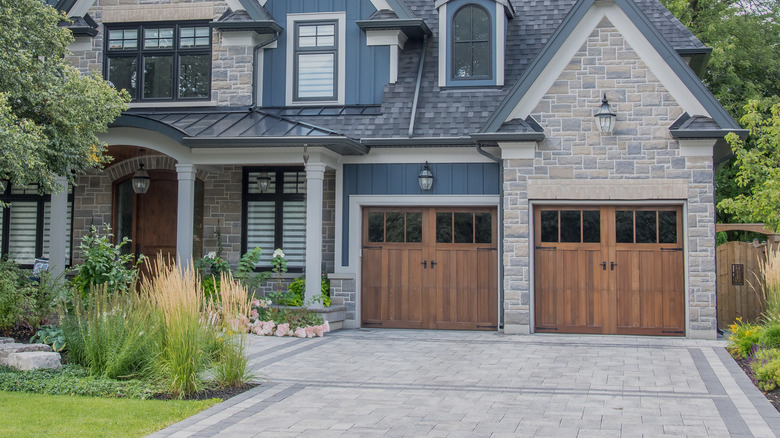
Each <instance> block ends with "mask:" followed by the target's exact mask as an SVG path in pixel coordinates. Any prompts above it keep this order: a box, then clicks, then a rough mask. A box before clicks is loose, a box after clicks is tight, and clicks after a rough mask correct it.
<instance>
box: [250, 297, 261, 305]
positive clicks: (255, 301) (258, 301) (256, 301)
mask: <svg viewBox="0 0 780 438" xmlns="http://www.w3.org/2000/svg"><path fill="white" fill-rule="evenodd" d="M259 305H260V300H258V299H257V298H252V307H258V306H259Z"/></svg>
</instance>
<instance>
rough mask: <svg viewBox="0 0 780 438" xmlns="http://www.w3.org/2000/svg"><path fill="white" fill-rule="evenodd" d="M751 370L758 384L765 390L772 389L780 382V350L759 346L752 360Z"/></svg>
mask: <svg viewBox="0 0 780 438" xmlns="http://www.w3.org/2000/svg"><path fill="white" fill-rule="evenodd" d="M750 370H751V371H752V372H753V377H755V380H756V386H758V388H759V389H761V390H763V391H772V390H774V389H775V388H777V385H778V383H780V350H778V349H776V348H757V349H756V351H755V354H754V355H753V358H752V359H751V360H750Z"/></svg>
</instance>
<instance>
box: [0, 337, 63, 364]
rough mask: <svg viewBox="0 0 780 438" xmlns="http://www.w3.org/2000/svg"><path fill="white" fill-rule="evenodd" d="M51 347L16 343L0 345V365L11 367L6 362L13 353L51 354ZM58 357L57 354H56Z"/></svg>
mask: <svg viewBox="0 0 780 438" xmlns="http://www.w3.org/2000/svg"><path fill="white" fill-rule="evenodd" d="M51 352H52V350H51V347H50V346H48V345H46V344H18V343H16V342H11V343H6V344H0V365H2V366H11V364H10V363H9V361H8V358H9V356H10V355H12V354H15V353H51ZM57 356H59V353H57Z"/></svg>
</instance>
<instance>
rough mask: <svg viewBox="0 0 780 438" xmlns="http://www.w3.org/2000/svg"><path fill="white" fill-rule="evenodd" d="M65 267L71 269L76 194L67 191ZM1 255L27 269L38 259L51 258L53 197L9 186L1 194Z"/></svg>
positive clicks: (28, 189)
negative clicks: (4, 205)
mask: <svg viewBox="0 0 780 438" xmlns="http://www.w3.org/2000/svg"><path fill="white" fill-rule="evenodd" d="M68 189H69V190H68V212H67V224H66V230H67V240H66V243H65V254H66V263H67V264H68V265H70V258H71V235H72V234H71V233H72V222H73V221H72V218H73V193H72V191H71V190H70V189H71V188H70V187H69V188H68ZM0 201H3V202H4V203H5V204H7V206H6V207H5V208H2V209H0V255H1V256H4V257H5V256H7V257H8V259H9V260H13V261H15V262H16V263H18V264H20V265H24V266H32V265H33V263H34V262H35V259H36V258H41V257H46V258H48V257H49V248H50V245H51V243H50V241H49V240H50V239H49V238H50V230H51V196H50V195H39V194H38V189H37V187H36V186H26V187H16V186H13V185H11V184H8V185H7V187H5V190H0Z"/></svg>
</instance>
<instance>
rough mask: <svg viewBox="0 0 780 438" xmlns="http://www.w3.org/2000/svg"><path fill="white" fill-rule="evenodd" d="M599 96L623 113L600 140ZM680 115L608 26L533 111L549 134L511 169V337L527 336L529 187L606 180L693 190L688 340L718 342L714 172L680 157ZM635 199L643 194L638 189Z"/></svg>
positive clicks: (507, 191)
mask: <svg viewBox="0 0 780 438" xmlns="http://www.w3.org/2000/svg"><path fill="white" fill-rule="evenodd" d="M602 91H606V92H607V97H608V99H609V102H610V104H611V105H612V107H613V110H614V112H616V113H617V114H618V119H617V123H616V129H615V131H614V133H613V135H601V134H600V133H599V132H598V130H597V128H596V127H595V124H594V121H595V119H594V117H593V114H594V113H595V112H596V111H597V109H598V108H599V104H600V100H601V92H602ZM682 113H683V110H682V109H681V108H680V106H679V105H678V104H677V102H675V101H674V99H673V98H672V96H671V95H670V94H669V92H668V91H667V90H666V88H665V87H664V86H663V85H662V84H661V82H660V81H659V80H658V78H656V77H655V76H654V75H653V73H652V72H651V71H650V69H649V68H648V67H647V65H645V63H644V62H643V61H642V60H641V59H640V58H639V57H638V56H637V54H636V53H635V52H634V50H633V49H632V48H631V47H630V46H629V45H628V44H627V43H626V42H625V41H624V39H623V37H622V35H621V34H620V33H619V32H618V31H617V29H615V28H614V27H613V25H612V24H611V23H610V22H609V21H607V20H606V19H605V20H603V21H602V22H601V23H600V24H599V25H598V27H597V28H596V29H595V30H594V31H593V32H592V33H591V35H590V36H589V38H588V40H587V42H586V43H585V44H583V46H582V48H581V49H580V50H579V51H578V52H577V53H576V54H575V56H574V58H573V59H572V60H571V62H570V63H569V64H568V66H567V67H566V68H565V70H564V71H563V73H562V74H561V75H560V77H559V78H558V79H557V80H556V81H555V83H554V85H553V86H552V88H551V89H550V90H549V91H548V92H547V94H546V95H545V96H544V98H543V99H542V100H541V102H540V103H539V104H538V106H537V107H536V109H535V110H534V111H533V112H532V115H533V116H534V118H535V119H536V120H537V121H538V122H539V124H540V125H541V126H542V127H544V129H545V135H546V138H545V140H544V141H542V142H541V143H539V144H538V146H537V148H536V151H535V157H534V159H532V160H531V159H529V160H504V241H503V243H504V257H503V258H504V260H503V263H504V315H505V316H504V321H505V329H506V331H507V332H527V331H528V330H529V329H530V317H531V306H530V300H531V296H532V294H531V290H530V287H531V283H530V278H531V277H530V276H531V272H530V270H529V267H530V255H529V248H530V244H529V243H530V242H529V239H530V238H532V237H531V236H532V235H533V234H532V232H531V230H530V228H529V201H528V198H529V181H532V180H560V181H561V183H562V184H565V185H569V186H571V185H573V184H576V181H577V180H591V181H590V182H593V181H592V180H602V181H606V180H609V181H611V182H612V183H611V184H614V186H612V187H618V186H619V185H620V180H625V179H642V180H648V181H649V180H652V181H654V182H657V181H664V180H676V181H681V180H682V181H683V183H684V182H685V181H687V184H688V185H687V187H688V196H687V212H688V217H687V220H688V228H687V236H688V241H687V242H686V251H687V255H688V272H687V276H688V297H689V298H688V299H689V301H688V317H689V328H690V330H689V332H688V335H689V336H694V337H714V335H715V333H716V331H715V330H716V325H717V315H716V308H715V285H716V275H715V219H714V214H715V212H714V196H713V166H712V160H711V158H703V157H683V156H681V155H680V148H679V144H678V142H677V141H676V140H675V139H673V138H672V137H671V135H670V133H669V129H668V127H669V126H670V125H671V124H672V123H673V122H674V121H675V120H676V119H677V118H678V117H679V116H680V115H681V114H682ZM564 191H565V188H564ZM637 193H638V194H640V196H641V195H642V194H643V192H642V190H641V188H640V190H638V191H637ZM590 196H592V197H593V199H604V200H605V203H608V201H606V200H608V199H612V198H610V197H608V196H609V193H603V194H601V195H600V194H599V193H597V191H594V192H593V193H592V194H591V195H590ZM599 196H602V197H599ZM563 199H566V198H563ZM637 199H642V198H641V197H640V198H637Z"/></svg>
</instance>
